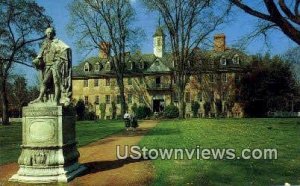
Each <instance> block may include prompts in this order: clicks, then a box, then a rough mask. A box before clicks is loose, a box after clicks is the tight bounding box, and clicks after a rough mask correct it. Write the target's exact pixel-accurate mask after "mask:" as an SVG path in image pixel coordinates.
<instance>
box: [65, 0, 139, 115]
mask: <svg viewBox="0 0 300 186" xmlns="http://www.w3.org/2000/svg"><path fill="white" fill-rule="evenodd" d="M69 8H70V13H71V18H72V20H71V22H70V30H71V31H72V30H73V33H74V35H76V36H77V39H78V41H77V42H78V43H79V45H80V47H82V48H84V49H89V50H94V49H97V50H99V49H100V50H103V46H102V45H101V43H108V44H109V45H110V46H109V47H111V49H112V52H113V53H112V55H113V56H112V57H111V59H110V60H111V61H112V67H113V70H114V72H115V74H116V79H117V85H118V87H119V91H120V99H121V114H124V113H125V110H126V102H125V95H124V82H123V77H124V71H125V57H126V50H127V49H129V47H130V46H131V44H132V41H133V40H134V38H135V37H136V36H137V32H138V31H137V30H136V29H134V28H133V27H132V21H133V20H134V15H135V13H134V9H133V8H132V6H131V4H130V1H129V0H106V1H103V0H79V1H77V0H76V1H73V2H72V3H71V4H70V6H69Z"/></svg>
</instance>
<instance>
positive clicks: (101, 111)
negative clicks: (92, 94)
mask: <svg viewBox="0 0 300 186" xmlns="http://www.w3.org/2000/svg"><path fill="white" fill-rule="evenodd" d="M99 109H100V114H101V119H105V111H106V103H100V105H99Z"/></svg>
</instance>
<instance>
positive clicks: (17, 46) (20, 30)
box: [0, 0, 51, 125]
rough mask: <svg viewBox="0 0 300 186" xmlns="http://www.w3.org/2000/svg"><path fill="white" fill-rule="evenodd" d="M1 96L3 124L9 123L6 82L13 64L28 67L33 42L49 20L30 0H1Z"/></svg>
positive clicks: (42, 32) (42, 10)
mask: <svg viewBox="0 0 300 186" xmlns="http://www.w3.org/2000/svg"><path fill="white" fill-rule="evenodd" d="M0 15H3V16H2V17H1V19H0V96H1V100H2V124H3V125H7V124H9V118H8V98H7V92H8V91H7V81H8V76H9V74H10V72H11V70H12V68H13V67H14V66H15V65H14V64H15V63H17V64H22V65H27V66H31V65H30V64H28V61H30V59H31V58H32V57H33V56H34V49H35V44H37V41H39V40H41V39H43V37H44V30H45V29H46V28H47V26H48V25H49V24H50V23H51V19H50V18H49V17H48V16H46V15H45V9H44V8H43V7H41V6H39V5H38V4H37V3H36V2H35V1H33V0H0Z"/></svg>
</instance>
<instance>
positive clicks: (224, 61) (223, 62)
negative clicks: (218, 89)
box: [220, 56, 227, 65]
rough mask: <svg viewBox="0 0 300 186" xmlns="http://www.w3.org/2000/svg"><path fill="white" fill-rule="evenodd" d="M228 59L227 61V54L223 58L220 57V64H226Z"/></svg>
mask: <svg viewBox="0 0 300 186" xmlns="http://www.w3.org/2000/svg"><path fill="white" fill-rule="evenodd" d="M226 63H227V61H226V58H225V56H222V57H221V59H220V64H221V65H226Z"/></svg>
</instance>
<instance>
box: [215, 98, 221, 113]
mask: <svg viewBox="0 0 300 186" xmlns="http://www.w3.org/2000/svg"><path fill="white" fill-rule="evenodd" d="M215 104H216V109H217V114H218V115H220V114H221V113H222V101H221V100H220V99H217V100H216V103H215Z"/></svg>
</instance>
